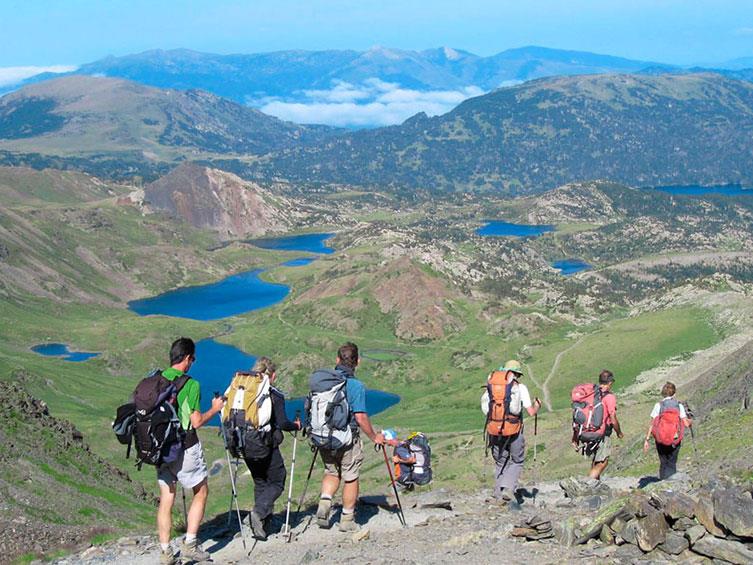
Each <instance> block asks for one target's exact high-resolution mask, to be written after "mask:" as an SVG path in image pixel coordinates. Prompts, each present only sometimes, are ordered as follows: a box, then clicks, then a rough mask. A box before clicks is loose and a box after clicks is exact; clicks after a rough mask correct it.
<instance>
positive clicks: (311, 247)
mask: <svg viewBox="0 0 753 565" xmlns="http://www.w3.org/2000/svg"><path fill="white" fill-rule="evenodd" d="M333 235H335V234H333V233H307V234H303V235H293V236H287V237H268V238H262V239H249V240H248V243H250V244H252V245H255V246H256V247H261V248H263V249H279V250H280V251H308V252H310V253H324V254H329V253H334V252H335V250H334V249H332V248H331V247H329V246H327V245H326V244H325V242H326V241H327V240H328V239H329V238H331V237H332V236H333Z"/></svg>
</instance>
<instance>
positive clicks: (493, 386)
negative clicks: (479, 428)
mask: <svg viewBox="0 0 753 565" xmlns="http://www.w3.org/2000/svg"><path fill="white" fill-rule="evenodd" d="M516 384H517V382H516V381H514V380H513V381H512V382H511V383H508V382H507V372H506V371H492V373H491V374H490V375H489V378H488V379H487V381H486V390H487V392H488V393H489V413H488V414H487V415H486V433H487V434H489V435H490V436H505V437H506V436H514V435H515V434H517V433H519V432H520V429H521V427H522V426H523V413H522V412H521V413H520V414H518V415H516V414H512V413H511V412H510V398H511V397H512V388H513V386H515V385H516Z"/></svg>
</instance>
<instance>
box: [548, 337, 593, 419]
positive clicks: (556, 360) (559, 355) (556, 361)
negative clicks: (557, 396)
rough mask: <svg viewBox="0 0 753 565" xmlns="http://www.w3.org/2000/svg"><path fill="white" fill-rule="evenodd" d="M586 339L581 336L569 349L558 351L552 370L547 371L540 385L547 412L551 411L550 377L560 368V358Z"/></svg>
mask: <svg viewBox="0 0 753 565" xmlns="http://www.w3.org/2000/svg"><path fill="white" fill-rule="evenodd" d="M586 337H587V336H585V335H584V336H581V337H580V339H578V341H576V342H575V343H573V344H572V345H571V346H570V347H567V348H565V349H563V350H562V351H560V352H559V353H557V356H556V357H555V358H554V363H553V364H552V369H551V371H549V374H548V375H547V377H546V380H545V381H544V383H543V384H542V385H541V392H542V393H543V395H544V398H543V402H544V406H546V409H547V410H549V412H551V411H552V402H551V399H550V397H549V381H551V380H552V377H554V375H555V374H556V373H557V370H558V369H559V367H560V361H562V356H563V355H565V353H567V352H569V351H572V350H573V349H575V348H576V347H578V346H579V345H580V344H581V343H582V342H583V340H584V339H586Z"/></svg>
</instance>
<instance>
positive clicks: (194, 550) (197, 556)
mask: <svg viewBox="0 0 753 565" xmlns="http://www.w3.org/2000/svg"><path fill="white" fill-rule="evenodd" d="M210 557H211V555H210V553H209V552H208V551H204V550H203V549H201V548H200V547H199V544H198V542H197V541H196V540H193V541H192V542H190V543H186V542H185V541H183V543H182V544H181V546H180V559H181V561H183V562H184V563H185V562H187V561H207V560H209V558H210Z"/></svg>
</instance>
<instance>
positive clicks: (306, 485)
mask: <svg viewBox="0 0 753 565" xmlns="http://www.w3.org/2000/svg"><path fill="white" fill-rule="evenodd" d="M317 455H319V448H318V447H316V448H314V451H313V456H312V457H311V465H310V466H309V473H308V475H306V482H305V483H304V484H303V492H302V493H301V497H300V498H299V499H298V508H296V509H295V517H296V520H297V519H298V516H299V514H300V513H301V506H303V500H304V499H305V498H306V491H307V490H308V488H309V481H310V480H311V473H312V472H313V471H314V465H315V464H316V456H317ZM291 483H292V481H291ZM292 539H293V529H292V528H291V529H290V531H289V532H288V543H290V542H291V541H292Z"/></svg>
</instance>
